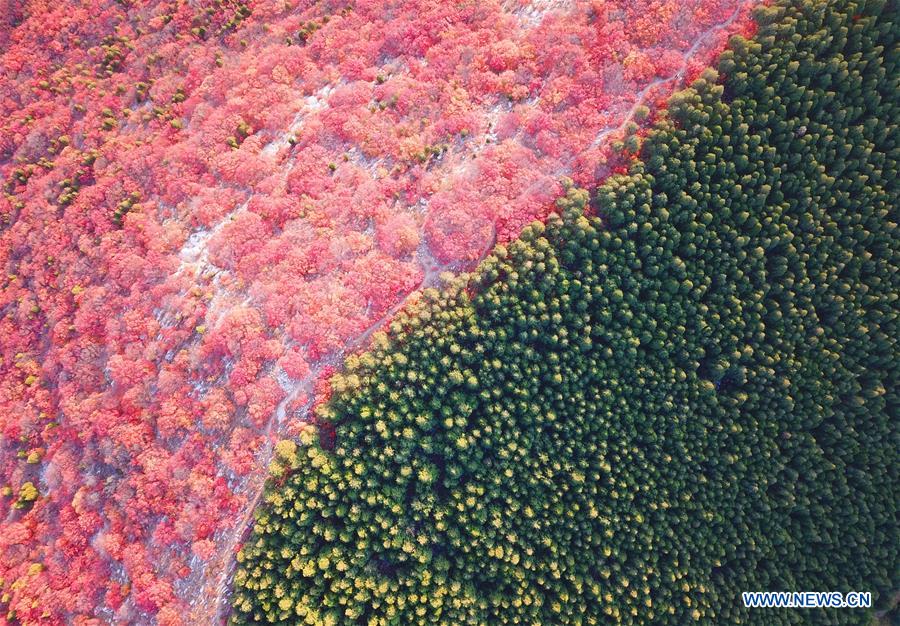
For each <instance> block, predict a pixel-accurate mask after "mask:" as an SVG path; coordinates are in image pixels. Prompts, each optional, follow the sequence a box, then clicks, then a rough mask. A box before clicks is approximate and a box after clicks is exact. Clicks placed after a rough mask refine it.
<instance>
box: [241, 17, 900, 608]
mask: <svg viewBox="0 0 900 626" xmlns="http://www.w3.org/2000/svg"><path fill="white" fill-rule="evenodd" d="M862 5H863V3H848V2H822V1H816V2H812V1H811V2H795V3H786V2H782V3H780V4H778V5H777V6H775V7H770V8H767V9H765V10H764V11H763V12H761V14H760V16H761V20H762V22H763V24H762V26H761V28H760V31H759V34H758V36H757V38H756V39H755V40H754V41H743V40H736V41H735V42H734V51H733V52H729V53H726V54H725V55H724V56H723V58H722V62H721V65H720V71H721V72H722V76H723V79H722V82H721V83H720V82H719V79H718V77H717V75H716V73H715V72H707V73H706V74H705V75H704V76H703V77H702V78H701V79H700V80H699V81H698V82H697V83H696V84H695V86H694V88H693V89H690V90H687V91H685V92H684V93H682V94H679V95H678V96H677V97H676V98H673V101H672V104H671V108H670V112H669V116H668V118H665V119H663V121H662V122H660V124H659V125H658V127H657V128H656V130H654V132H652V133H651V134H650V135H649V136H648V137H647V139H646V141H645V143H644V146H643V148H642V150H643V154H644V155H645V160H644V162H643V163H641V164H638V165H636V166H635V167H634V168H633V170H632V172H631V173H630V174H629V175H628V176H623V177H617V178H614V179H611V180H610V181H609V182H608V183H607V184H605V185H603V186H602V187H601V188H600V189H599V190H598V192H597V194H596V198H595V203H596V207H597V212H598V214H599V215H600V216H602V217H591V216H586V215H585V214H584V209H585V205H586V202H587V194H586V193H585V192H583V191H579V190H575V189H571V188H570V189H569V190H568V193H567V195H566V197H565V198H563V199H561V200H560V202H559V203H558V206H559V211H560V215H559V216H551V218H550V219H549V220H548V223H547V224H546V225H541V224H534V225H532V226H530V227H528V228H527V229H525V231H524V232H523V233H522V236H521V238H520V239H519V240H517V241H515V242H513V243H511V244H510V245H509V246H508V247H502V246H499V247H498V248H497V249H496V251H495V253H494V255H493V256H491V257H490V258H488V259H487V260H486V261H485V262H484V263H483V264H482V266H481V267H480V268H479V269H478V271H477V272H476V273H475V274H474V275H473V276H470V277H464V278H461V279H460V280H458V281H456V282H454V283H453V284H452V285H451V286H450V288H449V289H447V290H446V291H445V292H444V293H442V294H438V293H436V292H433V291H429V292H427V293H426V298H425V300H424V302H423V303H422V304H420V305H419V306H418V307H416V308H415V309H413V310H411V311H410V312H408V313H407V314H404V315H401V316H400V318H399V319H398V320H396V321H395V322H394V323H393V324H392V331H393V332H394V334H395V341H394V342H393V343H392V344H390V345H385V343H384V342H382V341H380V340H379V341H376V347H375V348H373V350H372V351H371V352H370V353H368V354H366V355H363V356H362V357H360V358H354V359H352V362H348V364H347V371H346V372H345V375H344V376H343V377H342V378H341V380H342V381H344V380H347V381H349V380H351V379H352V380H353V381H354V383H353V384H349V383H348V384H346V385H345V384H343V382H342V384H341V387H340V389H339V390H337V392H336V393H335V396H334V397H333V398H332V400H331V402H330V404H329V405H328V406H326V407H325V408H324V409H323V410H322V411H321V413H320V418H321V419H322V420H327V422H328V423H329V424H330V426H333V428H334V434H333V439H334V446H333V449H331V446H330V442H331V440H332V436H331V434H328V436H324V433H325V432H326V430H327V429H324V428H323V437H322V438H321V441H320V440H319V437H318V436H317V432H316V430H315V429H314V428H313V427H312V426H310V427H309V428H308V429H307V430H306V431H305V432H304V435H303V437H302V440H301V441H300V442H299V445H298V446H296V447H293V446H290V445H285V444H280V445H281V448H280V450H279V453H278V458H277V461H276V468H275V469H276V471H275V472H274V473H275V474H276V476H278V477H282V480H281V482H279V483H277V484H272V485H270V487H269V488H268V490H267V492H266V494H265V502H264V505H263V506H262V507H261V508H260V509H259V510H258V511H257V517H256V523H255V526H254V529H253V533H252V535H251V536H250V538H249V540H248V541H247V543H246V544H245V545H244V547H243V550H242V551H241V553H240V554H239V555H238V561H239V567H238V571H237V573H236V576H235V596H234V613H233V615H232V618H231V619H232V623H234V624H244V623H259V622H265V623H283V624H334V625H337V624H365V625H372V626H375V625H379V624H381V625H387V624H390V625H395V624H396V625H404V626H406V625H413V624H447V625H466V624H471V625H476V624H477V625H482V624H485V625H491V626H494V625H501V624H528V625H534V624H543V625H546V626H550V625H554V626H555V625H561V624H585V625H586V624H600V623H608V624H647V623H653V624H686V623H691V622H701V623H705V624H732V623H754V624H767V625H772V624H775V625H777V624H799V623H810V622H815V623H823V624H845V623H846V624H850V623H854V624H858V623H863V622H864V621H865V619H866V618H865V616H864V615H863V614H862V613H860V612H859V611H852V610H843V611H831V612H824V611H820V612H814V611H776V610H756V611H748V610H746V609H744V608H743V607H742V606H741V605H740V592H741V591H744V590H805V589H829V590H842V591H848V590H871V591H873V592H875V594H876V597H878V596H879V595H880V596H881V598H884V596H886V595H887V594H888V593H889V592H890V591H892V590H894V589H896V588H897V586H898V580H897V570H896V565H897V563H898V546H900V533H898V525H897V519H898V511H897V504H898V495H900V494H898V487H897V486H898V484H900V481H898V476H897V470H898V466H897V456H896V449H897V442H898V428H897V423H896V420H893V421H892V419H891V418H892V417H893V416H896V414H897V405H898V397H897V391H898V389H900V385H898V380H897V378H898V368H897V366H896V363H898V358H900V354H898V347H897V336H898V332H897V331H898V328H897V297H898V296H897V294H898V293H900V284H898V281H900V279H898V276H900V273H898V259H897V255H898V245H897V244H898V241H897V229H896V222H897V206H898V204H900V197H898V196H900V194H898V187H897V174H898V172H897V163H896V158H897V145H898V132H897V126H896V123H895V122H896V120H897V119H900V111H898V90H897V89H896V76H897V75H898V71H897V69H898V68H897V67H896V65H897V52H896V51H897V27H896V25H895V23H894V21H893V16H892V15H890V14H889V13H888V12H887V10H886V9H885V8H884V7H885V3H884V2H871V1H870V2H866V3H865V7H863V6H862ZM473 292H474V294H475V295H471V294H472V293H473ZM323 442H324V444H323ZM323 445H325V447H324V448H323ZM288 467H290V468H293V469H294V470H295V471H292V472H291V473H289V474H287V475H285V470H286V469H287V468H288ZM882 601H883V600H882Z"/></svg>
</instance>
